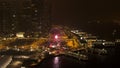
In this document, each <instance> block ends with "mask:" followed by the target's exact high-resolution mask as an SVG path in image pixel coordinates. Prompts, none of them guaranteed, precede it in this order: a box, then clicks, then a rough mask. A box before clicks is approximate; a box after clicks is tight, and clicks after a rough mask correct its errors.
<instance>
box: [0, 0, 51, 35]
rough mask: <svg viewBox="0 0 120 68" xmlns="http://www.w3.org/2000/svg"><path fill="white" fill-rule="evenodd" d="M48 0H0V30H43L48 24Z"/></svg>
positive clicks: (3, 31) (12, 31)
mask: <svg viewBox="0 0 120 68" xmlns="http://www.w3.org/2000/svg"><path fill="white" fill-rule="evenodd" d="M50 5H51V4H50V2H49V1H48V0H0V32H2V33H14V32H44V31H46V30H48V29H49V28H48V27H49V25H50V13H51V6H50Z"/></svg>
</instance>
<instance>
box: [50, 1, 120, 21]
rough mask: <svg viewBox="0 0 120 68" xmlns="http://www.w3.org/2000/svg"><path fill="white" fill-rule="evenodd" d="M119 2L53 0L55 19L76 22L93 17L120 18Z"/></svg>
mask: <svg viewBox="0 0 120 68" xmlns="http://www.w3.org/2000/svg"><path fill="white" fill-rule="evenodd" d="M119 3H120V2H119V1H115V0H53V8H52V12H53V14H52V15H53V21H54V22H55V23H58V22H64V21H66V23H67V22H69V21H71V22H74V23H75V22H78V21H80V22H81V21H83V22H84V21H86V20H93V19H111V18H112V19H113V18H116V17H117V18H119V16H120V9H119V8H120V4H119ZM80 22H79V23H80ZM69 23H70V22H69Z"/></svg>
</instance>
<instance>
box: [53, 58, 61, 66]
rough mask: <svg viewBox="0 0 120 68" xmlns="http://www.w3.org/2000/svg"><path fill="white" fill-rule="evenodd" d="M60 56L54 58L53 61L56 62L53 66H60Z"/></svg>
mask: <svg viewBox="0 0 120 68" xmlns="http://www.w3.org/2000/svg"><path fill="white" fill-rule="evenodd" d="M59 58H60V57H55V58H54V59H53V62H54V64H53V68H59Z"/></svg>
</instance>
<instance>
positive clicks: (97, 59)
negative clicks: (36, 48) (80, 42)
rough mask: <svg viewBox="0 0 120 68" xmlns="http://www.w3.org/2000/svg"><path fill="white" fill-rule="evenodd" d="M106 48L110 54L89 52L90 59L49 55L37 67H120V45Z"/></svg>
mask: <svg viewBox="0 0 120 68" xmlns="http://www.w3.org/2000/svg"><path fill="white" fill-rule="evenodd" d="M106 49H107V50H108V55H97V54H89V55H88V56H89V60H88V61H80V60H78V59H75V58H72V57H68V56H56V57H49V58H46V59H45V60H44V61H43V62H41V63H40V64H38V65H37V66H36V67H35V68H120V47H115V48H106Z"/></svg>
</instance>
